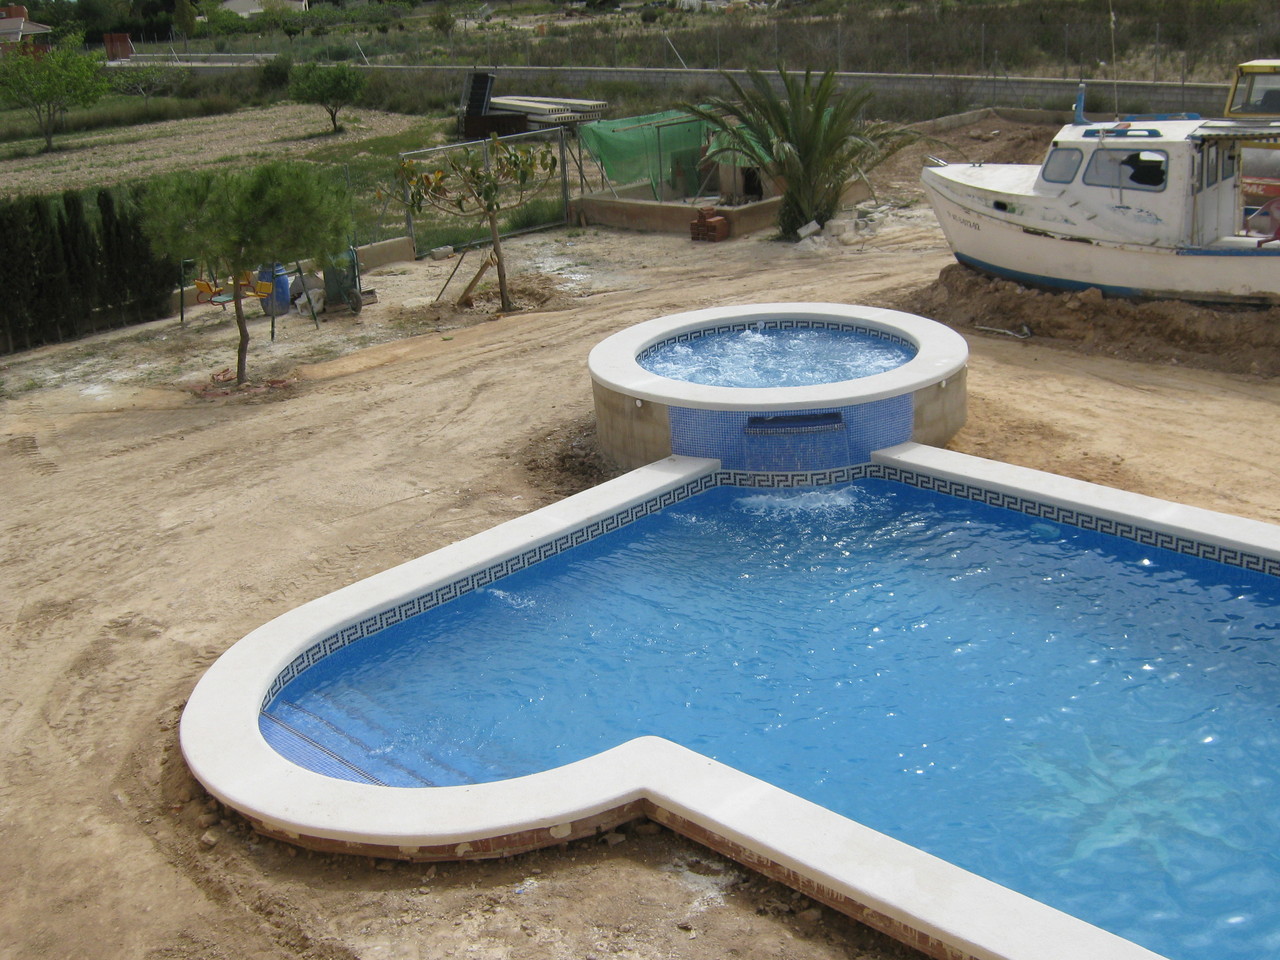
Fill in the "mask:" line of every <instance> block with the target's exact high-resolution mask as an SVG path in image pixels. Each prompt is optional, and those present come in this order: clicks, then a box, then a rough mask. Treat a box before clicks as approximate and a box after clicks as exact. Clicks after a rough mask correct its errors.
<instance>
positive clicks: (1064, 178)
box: [1040, 147, 1084, 183]
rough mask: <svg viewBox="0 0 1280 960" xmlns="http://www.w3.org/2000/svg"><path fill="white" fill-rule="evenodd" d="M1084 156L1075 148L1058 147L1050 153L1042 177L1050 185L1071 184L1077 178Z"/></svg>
mask: <svg viewBox="0 0 1280 960" xmlns="http://www.w3.org/2000/svg"><path fill="white" fill-rule="evenodd" d="M1083 159H1084V154H1083V153H1081V152H1080V151H1079V150H1077V149H1075V148H1074V147H1058V148H1056V149H1054V150H1050V151H1049V156H1047V157H1046V158H1045V161H1044V169H1042V170H1041V171H1040V176H1042V177H1044V178H1045V179H1046V180H1048V181H1049V182H1050V183H1070V182H1071V181H1072V180H1074V179H1075V178H1076V171H1077V170H1079V169H1080V161H1081V160H1083Z"/></svg>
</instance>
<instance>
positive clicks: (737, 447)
mask: <svg viewBox="0 0 1280 960" xmlns="http://www.w3.org/2000/svg"><path fill="white" fill-rule="evenodd" d="M786 413H789V414H793V415H798V416H804V415H812V414H818V413H835V414H838V415H839V417H840V422H839V423H838V424H835V425H823V426H806V427H799V428H797V429H794V430H786V429H769V430H752V429H751V428H750V427H749V426H748V421H749V420H750V419H751V418H752V417H753V416H757V415H758V414H759V411H747V410H695V409H691V408H688V407H671V408H670V410H669V415H670V418H671V452H672V453H674V454H677V455H682V456H689V457H710V458H712V459H715V460H719V461H720V463H721V465H722V466H723V467H724V468H725V469H726V470H733V471H748V472H754V473H780V472H795V471H814V470H833V469H837V468H840V467H847V466H849V465H851V464H856V463H867V462H868V461H870V460H871V451H872V450H880V449H883V448H884V447H891V446H893V445H895V444H898V443H904V442H906V441H907V440H910V439H911V428H912V398H911V396H910V394H908V395H905V396H901V397H889V398H887V399H884V400H873V401H871V402H870V403H859V404H853V405H851V406H847V407H816V408H814V409H812V410H791V411H786Z"/></svg>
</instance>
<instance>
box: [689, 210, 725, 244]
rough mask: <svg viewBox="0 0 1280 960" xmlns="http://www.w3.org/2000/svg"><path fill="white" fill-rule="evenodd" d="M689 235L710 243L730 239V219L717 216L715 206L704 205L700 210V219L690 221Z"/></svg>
mask: <svg viewBox="0 0 1280 960" xmlns="http://www.w3.org/2000/svg"><path fill="white" fill-rule="evenodd" d="M689 236H690V237H692V238H693V239H694V240H706V241H707V242H708V243H716V242H717V241H720V240H728V239H729V221H728V220H726V219H725V218H724V217H717V216H716V210H715V207H702V208H701V209H700V210H699V211H698V219H697V220H690V221H689Z"/></svg>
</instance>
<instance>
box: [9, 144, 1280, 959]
mask: <svg viewBox="0 0 1280 960" xmlns="http://www.w3.org/2000/svg"><path fill="white" fill-rule="evenodd" d="M988 126H991V125H990V124H988ZM904 169H906V168H904ZM509 250H510V254H511V256H512V258H513V260H514V270H513V272H514V273H516V274H517V275H518V276H519V277H520V285H519V290H520V297H521V299H522V301H523V303H524V304H525V305H526V306H527V309H526V310H525V311H524V312H520V313H515V314H512V315H509V316H496V315H495V314H494V313H493V312H492V305H491V301H490V302H489V303H488V304H486V302H483V301H482V302H481V303H480V304H478V305H477V307H476V308H475V309H474V310H472V311H467V312H460V311H456V310H453V309H447V308H441V307H436V306H433V305H432V304H431V301H432V299H433V298H434V297H435V296H436V294H437V292H438V291H439V290H440V288H441V286H442V285H443V283H444V281H445V278H446V277H447V274H448V271H449V270H451V269H452V267H453V266H454V263H455V261H443V262H440V263H435V262H431V261H426V262H423V263H419V264H404V265H399V266H394V267H389V268H384V269H383V270H382V271H379V272H378V274H377V275H375V276H371V277H367V278H366V280H365V283H366V286H370V287H374V288H375V289H376V291H377V295H378V302H377V303H376V304H374V305H372V306H370V307H368V308H366V310H365V311H364V313H363V314H362V315H361V317H360V319H359V321H358V322H357V321H356V320H355V319H353V318H352V317H351V316H350V315H348V314H346V313H334V314H332V315H331V316H330V318H329V319H328V320H327V321H326V322H325V323H323V324H322V325H321V329H319V330H317V329H315V328H314V327H313V325H312V323H311V321H310V319H309V318H299V317H297V316H294V317H292V318H290V319H287V320H284V321H282V323H281V330H280V332H279V336H278V338H277V340H276V341H275V343H274V344H273V343H271V342H270V340H269V339H268V337H269V326H268V321H267V320H265V319H257V320H255V321H254V323H253V332H254V337H255V339H254V342H253V345H252V347H251V353H250V370H251V374H252V375H253V376H254V378H255V384H254V385H253V386H252V387H251V388H250V389H248V390H235V389H233V388H231V387H228V386H227V385H225V384H221V383H215V382H213V381H212V380H211V379H210V376H211V374H215V373H217V372H218V371H219V370H221V369H223V368H225V367H226V366H228V365H229V364H230V363H231V362H232V361H233V357H234V352H233V351H234V335H233V327H232V326H231V325H230V324H229V322H228V320H227V318H226V317H225V316H224V315H222V314H221V313H220V312H219V311H217V310H216V308H201V310H200V311H198V312H197V313H196V314H195V315H194V316H189V317H188V318H187V323H186V325H185V327H179V325H178V323H177V319H176V318H171V319H169V320H165V321H160V322H158V323H156V324H152V325H149V326H148V327H145V328H142V329H139V330H133V331H128V332H126V333H117V334H114V335H110V336H106V337H102V338H99V339H97V340H95V341H92V342H82V343H77V344H71V345H67V346H63V347H58V348H49V349H44V350H39V351H35V352H33V353H31V354H26V355H22V356H18V357H11V358H0V380H2V382H3V391H4V394H3V396H4V397H5V399H3V400H0V480H2V481H3V489H4V501H3V522H2V523H0V544H2V548H0V720H2V722H3V729H4V731H5V734H6V735H5V737H4V739H3V750H4V761H3V763H2V764H0V877H3V879H4V881H5V882H4V886H5V889H6V894H7V895H6V897H5V898H4V900H3V903H2V904H0V954H2V955H4V956H6V957H14V958H44V957H49V958H68V957H95V958H147V960H177V958H201V960H221V958H228V960H231V958H234V960H259V958H261V960H276V958H280V960H283V958H292V957H318V958H356V957H359V958H367V960H373V958H428V957H430V958H436V957H450V956H456V957H467V958H485V960H489V958H495V960H496V958H566V960H567V958H576V960H582V958H589V957H595V958H599V960H605V958H612V957H619V958H634V960H658V958H674V957H679V958H688V960H723V958H726V957H750V958H774V957H776V958H788V960H811V958H812V960H817V958H864V960H865V958H887V957H909V956H914V954H911V953H910V952H909V951H906V950H905V949H904V948H901V947H899V946H897V945H896V944H892V943H890V942H887V941H884V940H883V939H881V938H878V937H875V936H873V935H871V934H870V933H869V932H867V931H865V930H863V929H862V928H859V927H857V926H856V925H854V924H852V923H849V922H847V921H845V920H844V919H843V918H841V917H839V916H838V915H836V914H834V913H832V912H830V911H828V910H826V909H817V908H814V907H813V906H812V905H811V904H808V903H806V902H804V901H803V900H799V899H798V898H797V897H796V896H793V895H792V894H791V892H790V891H788V890H786V889H785V888H781V887H778V886H776V885H774V884H771V883H769V882H767V881H765V880H763V879H761V878H760V877H758V876H757V875H754V874H752V873H750V872H749V871H746V870H743V869H742V868H739V867H737V866H736V865H734V864H732V863H728V862H726V861H724V860H722V859H721V858H719V857H717V856H715V855H713V854H711V853H709V852H708V851H706V850H704V849H702V848H699V847H697V846H695V845H694V844H691V843H689V842H686V841H684V840H682V839H680V838H678V837H675V836H673V835H671V834H669V833H665V832H662V831H658V832H652V831H651V830H648V829H634V830H631V831H629V832H626V833H625V834H623V839H622V841H621V842H618V843H608V842H605V841H603V840H595V841H583V842H579V843H575V844H572V845H569V846H566V847H563V848H556V849H551V850H547V851H542V852H539V853H535V854H531V855H527V856H522V857H517V858H513V859H510V860H505V861H496V862H490V863H469V864H446V865H441V866H438V867H426V866H422V865H408V864H399V863H388V862H376V861H370V860H364V859H360V858H348V857H335V856H322V855H313V854H310V853H307V852H299V851H296V850H294V849H292V848H289V847H286V846H284V845H281V844H279V843H275V842H272V841H265V840H260V839H258V838H256V837H255V836H253V835H252V834H251V833H250V832H248V831H247V830H245V829H244V827H243V825H242V824H241V823H240V822H239V821H238V819H237V818H236V817H235V816H233V815H228V814H225V813H224V812H223V811H221V810H219V809H218V808H217V806H216V804H214V803H213V802H212V801H210V800H209V799H208V798H207V796H206V795H205V794H204V793H203V792H202V791H201V790H200V789H199V787H198V786H197V785H196V784H194V783H193V781H192V780H191V778H190V777H189V775H188V774H187V773H186V770H185V767H184V765H183V763H182V759H181V756H180V755H179V753H178V750H177V745H176V725H177V722H178V718H179V715H180V712H181V709H182V705H183V703H184V700H185V698H186V696H187V694H188V693H189V691H190V690H191V688H192V686H193V685H194V684H195V682H196V680H197V679H198V678H199V676H200V674H201V672H202V671H203V670H204V669H205V668H206V667H207V666H208V665H209V664H210V663H211V662H212V661H213V660H214V659H215V658H216V657H217V656H218V655H219V654H220V653H221V652H222V651H223V650H225V649H226V648H227V647H228V646H229V645H231V644H232V643H234V642H235V641H236V639H237V638H239V637H240V636H242V635H244V634H245V633H247V632H248V631H249V630H251V629H252V628H254V627H255V626H257V625H259V624H261V623H263V622H265V621H266V620H268V619H270V618H272V617H274V616H276V615H277V614H280V613H283V612H284V611H286V610H288V609H290V608H292V607H294V606H296V605H297V604H299V603H302V602H304V601H306V600H308V599H311V598H313V597H317V596H320V595H323V594H325V593H327V592H329V591H331V590H334V589H336V588H337V587H340V586H342V585H344V584H347V583H350V582H351V581H353V580H355V579H358V578H360V577H364V576H367V575H369V574H372V573H374V572H376V571H378V570H382V569H384V568H386V567H389V566H391V565H393V564H396V563H399V562H401V561H403V560H406V559H408V558H411V557H414V556H418V555H420V554H423V553H425V552H427V551H430V550H433V549H435V548H437V547H440V546H442V545H444V544H446V543H449V542H452V541H454V540H457V539H459V538H462V537H465V536H467V535H469V534H472V533H476V532H478V531H480V530H483V529H486V528H488V527H490V526H492V525H493V524H495V523H497V522H500V521H503V520H506V519H508V518H511V517H514V516H517V515H518V514H521V513H524V512H526V511H528V510H531V509H533V508H536V507H538V506H541V505H543V504H546V503H549V502H551V501H553V500H554V499H556V498H557V496H559V495H561V494H562V493H563V492H565V491H566V490H568V489H570V488H572V487H573V485H574V483H575V477H576V476H592V475H594V474H593V473H592V471H591V469H590V456H589V453H590V447H589V427H588V426H587V424H589V419H590V414H591V399H590V398H591V392H590V382H589V377H588V374H587V370H586V355H587V352H588V351H589V349H590V348H591V346H592V345H594V344H595V343H596V342H598V341H599V340H601V339H602V338H604V337H605V336H607V335H608V334H610V333H613V332H614V331H616V330H618V329H620V328H622V327H624V326H627V325H629V324H633V323H636V322H639V321H642V320H646V319H649V318H652V317H655V316H659V315H662V314H665V313H670V312H674V311H678V310H684V309H689V308H693V307H700V306H709V305H716V304H731V303H746V302H752V301H763V300H770V301H771V300H830V301H841V302H850V303H870V304H877V305H887V306H894V305H908V304H910V303H915V302H921V300H922V298H923V299H924V300H928V301H930V302H934V303H935V306H936V308H937V310H936V311H935V312H937V313H945V312H947V311H959V312H964V311H968V312H969V313H970V314H973V313H976V312H980V311H979V309H978V308H979V307H980V303H978V302H977V301H975V299H973V298H977V300H978V301H980V300H982V298H984V297H986V296H987V295H988V294H992V295H995V294H999V295H1001V296H1006V297H1009V296H1012V295H1011V294H1009V292H1008V291H1003V292H1001V291H1000V290H994V291H992V290H989V289H987V288H979V289H978V290H977V291H976V292H975V291H973V290H969V292H968V294H967V295H966V294H964V292H963V291H961V290H960V287H963V286H964V283H963V282H961V283H959V284H958V285H956V284H954V283H953V284H949V285H943V284H938V283H936V281H937V278H938V276H939V273H940V271H942V270H943V269H944V268H945V267H946V266H947V265H948V264H949V263H951V262H952V261H951V258H950V255H949V253H948V251H947V249H946V247H945V245H944V243H943V242H942V239H941V235H940V233H939V232H938V230H937V226H936V223H935V222H934V221H933V219H932V216H931V214H929V212H928V210H927V208H919V207H913V208H908V209H905V210H903V211H899V214H898V215H897V216H895V217H894V218H892V219H891V220H889V221H888V222H887V223H886V224H884V225H882V226H881V229H880V230H879V232H878V233H877V234H876V235H875V236H873V237H870V238H868V239H866V240H865V242H863V243H861V244H859V245H855V246H839V245H834V246H827V247H817V248H815V249H811V250H805V249H800V248H794V247H788V246H782V245H779V244H775V243H771V242H768V241H767V240H766V239H764V238H763V237H747V238H743V239H737V240H733V241H730V242H728V243H722V244H715V245H711V244H693V243H691V242H690V241H688V240H687V239H683V238H680V237H661V236H646V235H639V234H629V233H623V232H610V231H598V230H593V229H588V230H585V231H557V232H551V233H546V234H539V235H535V236H532V237H526V238H524V239H522V240H520V241H518V242H513V243H512V244H510V246H509ZM469 272H470V268H469V266H468V264H466V263H464V264H463V268H462V270H460V271H459V276H458V278H457V279H455V280H454V285H451V286H450V290H451V291H454V290H456V289H457V288H459V287H460V286H461V283H462V282H463V279H464V277H465V275H466V274H468V273H469ZM455 285H456V286H455ZM948 291H951V292H948ZM1024 293H1025V292H1024ZM966 296H967V297H968V299H966ZM1015 299H1016V298H1015ZM1070 299H1071V298H1040V297H1039V296H1038V295H1036V296H1032V295H1029V294H1026V295H1024V296H1023V297H1022V300H1023V301H1026V302H1031V303H1033V304H1035V305H1036V309H1035V310H1034V311H1032V312H1030V313H1029V314H1027V315H1025V316H1023V315H1017V314H1016V313H1015V314H1013V315H1001V316H998V317H994V318H993V317H988V316H986V315H983V316H982V317H981V318H978V319H977V322H978V323H979V324H980V325H984V326H993V327H999V328H1008V329H1013V330H1014V331H1015V332H1021V331H1020V330H1019V329H1018V328H1019V327H1020V326H1021V324H1023V323H1024V322H1025V323H1028V325H1029V326H1031V327H1032V328H1033V329H1034V327H1035V325H1036V323H1037V322H1038V321H1039V320H1040V319H1041V318H1044V317H1049V316H1051V315H1052V316H1056V315H1057V314H1061V313H1071V312H1080V311H1081V310H1084V309H1085V308H1088V307H1089V304H1088V303H1087V302H1085V303H1083V304H1081V305H1078V306H1077V307H1076V308H1074V309H1073V308H1071V307H1070V306H1069V303H1070ZM1015 306H1016V305H1015ZM1254 319H1256V317H1255V318H1254ZM972 322H974V321H973V318H972V317H971V318H970V319H969V320H965V321H957V324H958V327H959V329H961V331H962V332H964V333H965V334H966V336H968V338H969V341H970V346H971V350H972V361H971V367H970V381H969V389H970V418H969V424H968V426H967V427H966V428H965V429H964V431H963V432H962V433H961V434H960V435H959V437H957V438H956V440H955V441H954V443H953V444H952V445H953V447H954V448H955V449H958V450H962V451H966V452H970V453H975V454H978V455H980V456H984V457H991V458H997V459H1003V460H1008V461H1011V462H1014V463H1020V464H1026V465H1029V466H1033V467H1039V468H1043V469H1047V470H1053V471H1057V472H1062V473H1067V474H1070V475H1072V476H1077V477H1082V478H1085V479H1090V480H1095V481H1097V482H1100V483H1104V484H1108V485H1112V486H1118V487H1123V488H1126V489H1130V490H1136V491H1139V492H1142V493H1147V494H1152V495H1156V496H1160V497H1166V498H1169V499H1173V500H1180V501H1184V502H1187V503H1192V504H1195V505H1198V506H1202V507H1207V508H1211V509H1216V510H1223V511H1228V512H1232V513H1237V514H1241V515H1244V516H1248V517H1254V518H1258V519H1262V520H1269V521H1273V522H1274V521H1280V489H1277V486H1276V483H1275V477H1276V476H1277V475H1278V474H1280V447H1278V446H1277V444H1276V443H1275V424H1276V422H1277V414H1278V413H1280V384H1278V383H1277V382H1276V381H1273V380H1270V379H1267V378H1266V377H1265V376H1263V375H1261V374H1259V373H1250V372H1248V371H1249V369H1250V362H1253V361H1256V363H1257V364H1258V366H1257V368H1256V369H1257V370H1259V371H1262V372H1263V373H1269V372H1270V371H1271V370H1273V369H1275V368H1274V367H1272V366H1271V364H1272V363H1274V361H1275V359H1276V358H1275V351H1274V350H1272V351H1270V352H1268V351H1267V349H1266V348H1264V347H1256V348H1254V349H1253V350H1252V351H1251V353H1252V354H1253V356H1252V359H1251V360H1244V359H1242V360H1241V361H1240V362H1238V363H1234V364H1229V365H1227V366H1232V367H1233V369H1234V372H1225V371H1223V370H1215V369H1204V367H1213V366H1219V367H1220V366H1223V365H1224V364H1222V363H1218V362H1215V361H1214V360H1213V357H1212V354H1213V351H1212V349H1211V348H1208V347H1203V346H1202V347H1200V348H1194V349H1193V348H1190V347H1188V348H1186V349H1185V351H1184V354H1183V355H1181V357H1180V358H1177V357H1168V356H1166V357H1162V358H1160V360H1159V362H1134V361H1130V360H1126V359H1122V358H1121V357H1123V356H1126V355H1131V354H1134V353H1136V354H1142V352H1143V349H1145V348H1143V347H1142V346H1141V345H1140V344H1139V345H1137V346H1135V345H1134V343H1133V342H1132V341H1131V339H1130V338H1127V337H1126V335H1125V331H1124V329H1119V330H1116V329H1110V328H1105V327H1104V329H1103V331H1102V332H1097V331H1096V330H1094V328H1093V327H1092V326H1090V325H1088V324H1084V325H1076V326H1075V327H1069V326H1068V327H1060V326H1054V327H1051V328H1050V329H1048V330H1047V332H1046V333H1045V334H1044V335H1040V334H1036V335H1033V336H1032V337H1030V338H1029V339H1026V340H1018V339H1014V338H1013V337H1010V336H1006V335H1003V334H982V333H980V332H977V331H975V330H974V329H973V328H972V326H970V325H969V324H971V323H972ZM1086 328H1087V329H1088V330H1090V331H1093V332H1092V333H1091V334H1090V335H1089V336H1088V337H1083V338H1081V337H1079V336H1076V334H1079V333H1080V332H1081V330H1084V329H1086ZM1201 342H1202V341H1201ZM353 346H362V347H363V349H358V350H355V351H354V352H351V347H353ZM1116 354H1119V355H1120V356H1116ZM1206 358H1207V359H1206ZM1174 359H1177V360H1178V362H1177V363H1174V362H1172V361H1173V360H1174ZM1192 364H1198V365H1197V366H1193V365H1192ZM267 380H272V381H276V383H275V385H274V386H273V385H268V384H267V383H266V381H267ZM575 442H576V443H577V446H576V448H575V446H574V444H575ZM560 467H565V469H560Z"/></svg>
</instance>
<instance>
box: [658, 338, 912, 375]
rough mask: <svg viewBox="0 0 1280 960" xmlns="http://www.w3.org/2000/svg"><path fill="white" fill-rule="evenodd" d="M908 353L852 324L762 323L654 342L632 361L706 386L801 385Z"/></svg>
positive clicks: (889, 363)
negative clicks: (790, 326)
mask: <svg viewBox="0 0 1280 960" xmlns="http://www.w3.org/2000/svg"><path fill="white" fill-rule="evenodd" d="M913 356H915V350H914V349H912V348H911V347H908V346H904V345H902V344H898V343H894V342H893V341H892V340H888V339H886V338H884V337H878V336H874V335H872V334H869V333H862V332H859V331H857V330H842V329H838V328H805V327H800V328H795V329H787V330H780V329H777V328H775V327H763V328H760V329H755V330H736V331H731V332H727V333H710V334H705V335H703V336H700V337H695V338H694V339H692V340H687V341H683V342H674V341H673V342H670V343H663V344H659V345H658V346H656V347H654V348H652V349H650V350H649V351H647V352H646V353H645V354H643V355H642V356H641V357H640V359H639V361H638V362H639V364H640V366H642V367H644V368H645V369H646V370H648V371H649V372H650V373H656V374H658V375H659V376H663V377H667V378H668V379H671V380H683V381H686V382H688V383H701V384H705V385H707V386H712V387H806V386H811V385H813V384H818V383H840V382H842V381H845V380H858V379H860V378H862V377H869V376H871V375H872V374H876V373H884V372H885V371H888V370H892V369H894V368H895V367H900V366H902V365H903V364H904V363H906V362H907V361H908V360H910V359H911V358H912V357H913Z"/></svg>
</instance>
